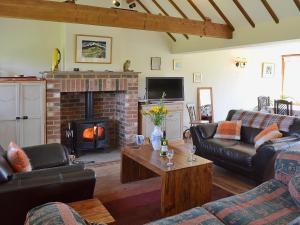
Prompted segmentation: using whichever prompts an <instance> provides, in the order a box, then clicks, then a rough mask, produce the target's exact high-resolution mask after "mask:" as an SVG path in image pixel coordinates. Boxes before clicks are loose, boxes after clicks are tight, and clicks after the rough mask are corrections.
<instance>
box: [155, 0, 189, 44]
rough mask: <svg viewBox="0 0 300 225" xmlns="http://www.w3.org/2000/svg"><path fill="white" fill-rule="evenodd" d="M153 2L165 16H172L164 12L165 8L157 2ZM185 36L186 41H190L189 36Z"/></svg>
mask: <svg viewBox="0 0 300 225" xmlns="http://www.w3.org/2000/svg"><path fill="white" fill-rule="evenodd" d="M152 2H153V3H154V5H156V7H157V8H158V9H159V10H160V11H161V12H162V13H163V14H164V15H165V16H170V15H169V14H168V13H167V12H166V10H164V8H163V7H162V6H161V5H160V4H159V3H158V2H157V1H156V0H152ZM183 36H184V37H185V38H186V39H189V36H187V35H186V34H183Z"/></svg>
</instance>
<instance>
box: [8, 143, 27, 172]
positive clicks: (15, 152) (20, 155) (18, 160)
mask: <svg viewBox="0 0 300 225" xmlns="http://www.w3.org/2000/svg"><path fill="white" fill-rule="evenodd" d="M7 160H8V161H9V163H10V165H11V166H12V168H13V169H14V171H15V172H29V171H32V168H31V164H30V161H29V158H28V156H27V155H26V153H25V152H24V150H23V149H21V148H20V147H19V146H18V145H16V144H15V143H14V142H10V144H9V146H8V150H7Z"/></svg>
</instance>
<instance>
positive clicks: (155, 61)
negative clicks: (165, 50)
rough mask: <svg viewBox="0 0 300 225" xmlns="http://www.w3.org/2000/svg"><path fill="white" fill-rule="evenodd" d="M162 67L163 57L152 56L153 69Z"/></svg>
mask: <svg viewBox="0 0 300 225" xmlns="http://www.w3.org/2000/svg"><path fill="white" fill-rule="evenodd" d="M160 67H161V58H160V57H151V70H160Z"/></svg>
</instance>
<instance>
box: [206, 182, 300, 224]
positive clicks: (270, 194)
mask: <svg viewBox="0 0 300 225" xmlns="http://www.w3.org/2000/svg"><path fill="white" fill-rule="evenodd" d="M203 207H204V208H205V209H207V210H208V211H209V212H211V213H212V214H214V215H215V216H216V217H217V218H218V219H219V220H221V221H222V222H224V223H225V224H228V225H229V224H230V225H244V224H248V225H251V224H252V225H253V224H269V225H270V224H272V225H279V224H288V223H289V222H290V221H292V220H294V219H295V218H296V217H298V216H300V212H299V211H298V208H297V206H296V205H295V203H294V201H293V200H292V197H291V196H290V194H289V191H288V187H287V186H286V185H284V184H283V183H281V182H280V181H277V180H275V179H272V180H270V181H267V182H265V183H263V184H261V185H259V186H258V187H256V188H254V189H252V190H250V191H248V192H245V193H243V194H239V195H236V196H232V197H229V198H224V199H221V200H218V201H215V202H211V203H208V204H205V205H204V206H203Z"/></svg>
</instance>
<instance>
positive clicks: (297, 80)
mask: <svg viewBox="0 0 300 225" xmlns="http://www.w3.org/2000/svg"><path fill="white" fill-rule="evenodd" d="M299 88H300V54H293V55H283V56H282V96H283V98H287V99H288V100H289V101H293V102H294V103H296V104H300V91H299Z"/></svg>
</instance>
